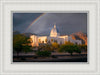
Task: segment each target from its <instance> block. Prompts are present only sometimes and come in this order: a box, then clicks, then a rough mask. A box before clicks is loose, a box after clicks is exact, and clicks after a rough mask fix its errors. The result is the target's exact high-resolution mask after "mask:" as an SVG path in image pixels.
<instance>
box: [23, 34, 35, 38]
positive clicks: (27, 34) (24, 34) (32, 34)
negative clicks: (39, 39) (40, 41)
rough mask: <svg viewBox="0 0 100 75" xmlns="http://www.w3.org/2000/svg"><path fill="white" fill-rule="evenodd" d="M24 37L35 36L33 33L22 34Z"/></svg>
mask: <svg viewBox="0 0 100 75" xmlns="http://www.w3.org/2000/svg"><path fill="white" fill-rule="evenodd" d="M23 34H24V35H25V36H27V37H30V36H31V35H36V34H34V33H23Z"/></svg>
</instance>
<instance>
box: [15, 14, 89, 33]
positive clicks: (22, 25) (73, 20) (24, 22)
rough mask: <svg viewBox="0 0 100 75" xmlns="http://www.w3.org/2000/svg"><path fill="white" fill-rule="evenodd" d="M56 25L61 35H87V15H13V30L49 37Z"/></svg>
mask: <svg viewBox="0 0 100 75" xmlns="http://www.w3.org/2000/svg"><path fill="white" fill-rule="evenodd" d="M54 24H56V27H57V29H58V30H59V32H60V34H61V35H65V34H71V33H75V32H80V31H81V32H84V33H87V13H44V14H43V13H13V30H14V31H19V32H21V33H27V32H31V33H35V34H38V35H49V34H50V31H51V29H52V28H53V26H54Z"/></svg>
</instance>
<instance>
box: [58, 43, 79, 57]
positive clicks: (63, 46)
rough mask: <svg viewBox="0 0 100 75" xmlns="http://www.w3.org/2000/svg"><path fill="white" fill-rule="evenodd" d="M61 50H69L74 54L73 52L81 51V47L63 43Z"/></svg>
mask: <svg viewBox="0 0 100 75" xmlns="http://www.w3.org/2000/svg"><path fill="white" fill-rule="evenodd" d="M59 52H68V53H70V54H71V55H72V54H73V52H77V53H81V50H80V49H79V46H78V45H66V44H64V45H61V46H60V49H59Z"/></svg>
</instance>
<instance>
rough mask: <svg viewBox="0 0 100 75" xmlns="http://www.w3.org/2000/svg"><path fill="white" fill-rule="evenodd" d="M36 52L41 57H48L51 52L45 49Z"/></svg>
mask: <svg viewBox="0 0 100 75" xmlns="http://www.w3.org/2000/svg"><path fill="white" fill-rule="evenodd" d="M36 54H37V55H38V56H41V57H48V56H50V55H51V52H50V51H47V50H43V51H37V52H36Z"/></svg>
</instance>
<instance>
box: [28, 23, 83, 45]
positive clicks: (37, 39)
mask: <svg viewBox="0 0 100 75" xmlns="http://www.w3.org/2000/svg"><path fill="white" fill-rule="evenodd" d="M30 38H31V39H32V43H31V45H32V46H39V45H40V44H46V43H52V42H57V43H58V44H64V43H65V42H66V41H70V42H71V43H74V44H82V42H81V40H73V39H72V37H71V36H68V35H64V36H60V33H59V32H58V30H57V28H56V25H54V27H53V28H52V29H51V32H50V36H37V35H31V36H30Z"/></svg>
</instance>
